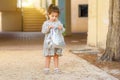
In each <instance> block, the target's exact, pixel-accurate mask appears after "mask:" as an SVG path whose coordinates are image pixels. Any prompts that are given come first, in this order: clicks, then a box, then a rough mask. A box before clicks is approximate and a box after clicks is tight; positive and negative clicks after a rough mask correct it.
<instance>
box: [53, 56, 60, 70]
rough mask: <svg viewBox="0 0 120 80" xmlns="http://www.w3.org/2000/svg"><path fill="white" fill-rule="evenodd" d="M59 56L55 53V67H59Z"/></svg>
mask: <svg viewBox="0 0 120 80" xmlns="http://www.w3.org/2000/svg"><path fill="white" fill-rule="evenodd" d="M58 61H59V57H58V55H57V54H55V55H54V66H55V68H58V64H59V62H58Z"/></svg>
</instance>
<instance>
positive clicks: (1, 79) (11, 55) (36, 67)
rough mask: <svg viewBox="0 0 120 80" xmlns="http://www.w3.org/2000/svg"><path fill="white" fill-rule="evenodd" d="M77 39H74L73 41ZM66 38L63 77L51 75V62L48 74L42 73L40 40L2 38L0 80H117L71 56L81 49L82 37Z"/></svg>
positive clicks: (42, 57)
mask: <svg viewBox="0 0 120 80" xmlns="http://www.w3.org/2000/svg"><path fill="white" fill-rule="evenodd" d="M76 37H77V39H76ZM76 37H74V36H72V37H66V44H67V45H66V48H65V49H64V53H63V56H62V57H60V69H61V70H62V71H63V73H62V74H53V69H54V65H53V64H54V62H53V60H51V71H50V74H49V75H45V74H44V73H43V69H44V64H45V63H44V62H45V61H44V56H43V55H42V45H43V38H41V37H40V38H38V37H36V38H33V37H29V38H23V37H22V39H21V38H12V39H11V37H10V38H9V39H8V38H7V39H6V38H3V37H2V38H1V40H0V80H119V79H117V78H115V77H113V76H112V75H110V74H108V73H107V72H105V71H104V70H102V69H100V68H98V67H96V66H94V65H92V64H91V63H89V62H88V61H86V60H84V59H82V58H80V57H79V56H77V55H74V54H72V53H71V52H70V50H71V49H76V48H81V47H84V45H85V43H86V39H85V37H79V38H80V39H78V36H76Z"/></svg>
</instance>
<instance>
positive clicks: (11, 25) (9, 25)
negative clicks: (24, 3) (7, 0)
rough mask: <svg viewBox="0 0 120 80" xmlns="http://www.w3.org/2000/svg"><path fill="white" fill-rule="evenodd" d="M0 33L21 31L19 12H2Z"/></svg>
mask: <svg viewBox="0 0 120 80" xmlns="http://www.w3.org/2000/svg"><path fill="white" fill-rule="evenodd" d="M1 24H2V31H3V32H5V31H21V30H22V27H21V26H22V25H21V24H22V23H21V13H20V12H16V11H15V12H13V11H12V12H10V11H8V12H7V11H5V12H2V23H1Z"/></svg>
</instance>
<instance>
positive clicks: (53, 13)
mask: <svg viewBox="0 0 120 80" xmlns="http://www.w3.org/2000/svg"><path fill="white" fill-rule="evenodd" d="M48 16H49V20H50V21H52V22H54V21H56V20H57V19H58V16H59V14H58V13H56V12H52V13H51V14H49V15H48Z"/></svg>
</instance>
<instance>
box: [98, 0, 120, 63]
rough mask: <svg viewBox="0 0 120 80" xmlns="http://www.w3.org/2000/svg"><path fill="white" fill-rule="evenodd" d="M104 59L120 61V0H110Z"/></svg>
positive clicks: (102, 57)
mask: <svg viewBox="0 0 120 80" xmlns="http://www.w3.org/2000/svg"><path fill="white" fill-rule="evenodd" d="M100 60H102V61H120V0H110V12H109V27H108V33H107V41H106V49H105V52H104V54H103V55H102V56H101V58H100Z"/></svg>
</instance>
